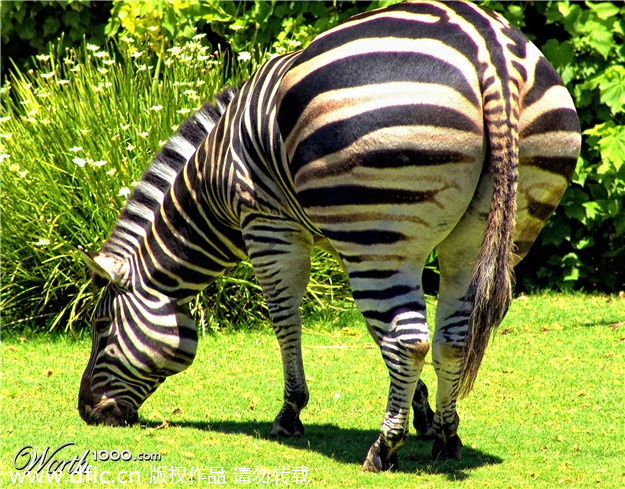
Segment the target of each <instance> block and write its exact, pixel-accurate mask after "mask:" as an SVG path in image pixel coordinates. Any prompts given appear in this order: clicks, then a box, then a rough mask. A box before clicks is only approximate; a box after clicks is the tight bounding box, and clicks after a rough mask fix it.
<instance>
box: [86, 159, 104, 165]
mask: <svg viewBox="0 0 625 489" xmlns="http://www.w3.org/2000/svg"><path fill="white" fill-rule="evenodd" d="M89 163H90V164H91V165H92V166H104V165H106V163H107V162H106V161H105V160H98V161H90V162H89Z"/></svg>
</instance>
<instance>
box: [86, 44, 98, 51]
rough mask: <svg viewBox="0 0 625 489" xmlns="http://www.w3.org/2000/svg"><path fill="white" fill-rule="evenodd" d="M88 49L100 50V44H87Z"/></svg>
mask: <svg viewBox="0 0 625 489" xmlns="http://www.w3.org/2000/svg"><path fill="white" fill-rule="evenodd" d="M87 49H88V50H89V51H99V50H100V46H96V45H95V44H87Z"/></svg>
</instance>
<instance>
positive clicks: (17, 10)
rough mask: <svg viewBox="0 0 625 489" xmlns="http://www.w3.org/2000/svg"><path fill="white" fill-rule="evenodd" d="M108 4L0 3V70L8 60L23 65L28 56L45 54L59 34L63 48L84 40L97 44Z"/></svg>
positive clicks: (84, 1) (72, 1)
mask: <svg viewBox="0 0 625 489" xmlns="http://www.w3.org/2000/svg"><path fill="white" fill-rule="evenodd" d="M111 5H112V4H111V3H109V2H92V1H90V0H69V1H68V0H63V1H58V0H57V1H37V2H24V1H15V2H2V3H1V5H0V23H1V24H2V29H1V30H2V49H1V51H2V58H1V60H0V63H1V65H2V67H3V71H6V68H7V67H8V66H10V64H9V62H8V60H9V59H12V60H13V61H14V62H15V63H16V64H17V65H18V66H24V65H25V63H27V62H28V60H29V59H30V58H31V56H33V55H35V54H42V53H45V52H46V51H47V49H48V43H56V42H57V40H58V39H59V37H60V36H61V34H62V37H61V38H62V40H63V43H64V46H66V47H69V46H78V45H80V43H82V41H83V39H85V38H86V39H87V40H88V41H90V42H94V43H98V44H101V43H102V42H104V28H105V26H106V24H107V22H108V20H109V17H110V10H111Z"/></svg>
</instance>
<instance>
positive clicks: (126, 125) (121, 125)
mask: <svg viewBox="0 0 625 489" xmlns="http://www.w3.org/2000/svg"><path fill="white" fill-rule="evenodd" d="M119 127H120V128H121V130H122V131H125V130H126V129H128V128H129V127H130V124H120V125H119Z"/></svg>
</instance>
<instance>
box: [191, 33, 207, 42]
mask: <svg viewBox="0 0 625 489" xmlns="http://www.w3.org/2000/svg"><path fill="white" fill-rule="evenodd" d="M203 37H206V34H204V33H203V32H202V33H200V34H196V35H195V36H193V39H194V40H196V41H197V40H198V39H202V38H203Z"/></svg>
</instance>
